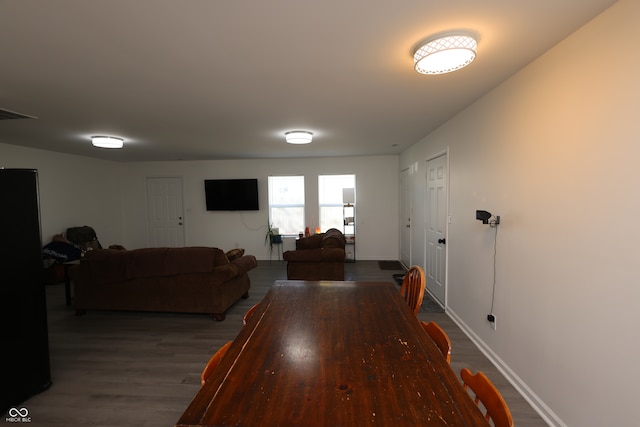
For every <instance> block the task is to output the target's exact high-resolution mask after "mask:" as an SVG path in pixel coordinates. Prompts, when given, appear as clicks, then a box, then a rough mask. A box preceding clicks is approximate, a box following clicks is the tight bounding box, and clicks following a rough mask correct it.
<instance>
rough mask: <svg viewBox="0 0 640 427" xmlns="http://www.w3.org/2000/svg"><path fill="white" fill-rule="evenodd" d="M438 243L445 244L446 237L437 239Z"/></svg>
mask: <svg viewBox="0 0 640 427" xmlns="http://www.w3.org/2000/svg"><path fill="white" fill-rule="evenodd" d="M438 243H440V244H443V245H444V244H446V243H447V239H438Z"/></svg>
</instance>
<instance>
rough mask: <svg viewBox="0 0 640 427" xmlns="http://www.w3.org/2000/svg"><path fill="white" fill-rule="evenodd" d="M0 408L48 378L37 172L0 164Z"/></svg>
mask: <svg viewBox="0 0 640 427" xmlns="http://www.w3.org/2000/svg"><path fill="white" fill-rule="evenodd" d="M0 204H1V205H2V206H1V207H0V224H2V240H1V241H2V244H0V278H1V279H0V316H1V321H0V340H1V342H2V347H1V350H0V352H2V360H3V363H2V364H0V413H4V412H5V411H7V410H8V409H9V408H11V407H13V406H16V405H19V404H20V403H22V402H24V401H25V400H26V399H27V398H29V397H30V396H32V395H34V394H36V393H39V392H41V391H43V390H45V389H47V388H48V387H49V385H50V384H51V374H50V368H49V338H48V329H47V307H46V299H45V289H44V286H45V285H44V280H43V279H44V274H43V273H44V268H43V264H42V255H41V254H42V239H41V234H40V207H39V197H38V173H37V171H36V170H33V169H0Z"/></svg>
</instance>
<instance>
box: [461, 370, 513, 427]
mask: <svg viewBox="0 0 640 427" xmlns="http://www.w3.org/2000/svg"><path fill="white" fill-rule="evenodd" d="M460 377H462V382H463V384H464V389H465V390H467V387H468V388H470V389H471V390H472V391H473V393H474V394H475V395H476V397H475V400H474V401H475V403H476V405H477V404H478V401H480V402H482V405H483V406H484V407H485V409H486V410H487V414H486V416H485V418H486V419H487V421H489V420H490V419H491V420H493V424H494V425H495V426H496V427H513V418H512V417H511V411H510V410H509V407H508V406H507V402H505V401H504V399H503V398H502V395H501V394H500V392H499V391H498V389H497V388H496V386H494V385H493V383H492V382H491V381H490V380H489V378H487V376H486V375H485V374H484V373H483V372H478V373H476V374H475V375H473V374H472V373H471V371H470V370H469V369H467V368H464V369H462V371H460Z"/></svg>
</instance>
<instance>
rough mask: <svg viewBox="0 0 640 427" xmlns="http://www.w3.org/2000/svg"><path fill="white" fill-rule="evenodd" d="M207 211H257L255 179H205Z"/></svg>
mask: <svg viewBox="0 0 640 427" xmlns="http://www.w3.org/2000/svg"><path fill="white" fill-rule="evenodd" d="M204 194H205V197H206V205H207V210H208V211H257V210H259V206H258V180H257V179H205V181H204Z"/></svg>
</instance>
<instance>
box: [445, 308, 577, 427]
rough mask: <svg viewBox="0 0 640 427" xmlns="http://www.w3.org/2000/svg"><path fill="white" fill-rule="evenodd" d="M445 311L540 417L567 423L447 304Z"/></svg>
mask: <svg viewBox="0 0 640 427" xmlns="http://www.w3.org/2000/svg"><path fill="white" fill-rule="evenodd" d="M445 312H446V313H447V315H448V316H449V317H450V318H451V320H453V321H454V322H455V323H456V325H458V327H459V328H460V329H462V332H464V333H465V335H467V337H469V339H470V340H471V341H473V343H474V344H475V345H476V346H477V347H478V348H479V349H480V351H481V352H482V353H483V354H484V355H485V356H486V357H487V358H488V359H489V361H491V363H493V364H494V366H495V367H496V368H497V369H498V370H499V371H500V373H501V374H502V375H504V377H505V378H506V379H507V381H509V382H510V383H511V385H512V386H513V387H514V388H515V389H516V390H517V391H518V393H520V395H521V396H522V397H523V398H524V399H525V400H526V401H527V402H529V404H530V405H531V407H533V409H534V410H535V411H536V412H537V413H538V414H539V415H540V417H542V419H543V420H544V421H545V422H546V423H547V424H548V425H550V426H553V427H566V426H567V425H566V424H565V423H564V422H563V421H562V419H560V417H558V416H557V415H556V413H555V412H553V411H552V410H551V408H549V407H548V406H547V405H546V404H545V403H544V401H543V400H542V399H540V397H538V395H537V394H535V393H534V392H533V390H531V389H530V388H529V386H527V384H526V383H525V382H524V381H523V380H522V378H520V377H519V376H518V375H517V374H516V373H515V372H514V371H513V370H512V369H511V368H510V367H509V365H507V364H506V363H505V362H504V361H503V360H502V359H501V358H500V357H499V356H498V355H497V354H496V353H494V352H493V350H491V348H490V347H489V346H488V345H487V344H486V343H485V342H484V341H483V340H482V339H480V337H479V336H478V335H476V333H475V332H474V331H473V330H472V329H471V328H470V327H469V326H468V325H467V324H466V323H465V322H464V321H463V320H462V319H461V318H460V317H459V316H458V315H457V314H456V313H455V311H453V310H452V309H451V307H449V306H447V307H446V310H445Z"/></svg>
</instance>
